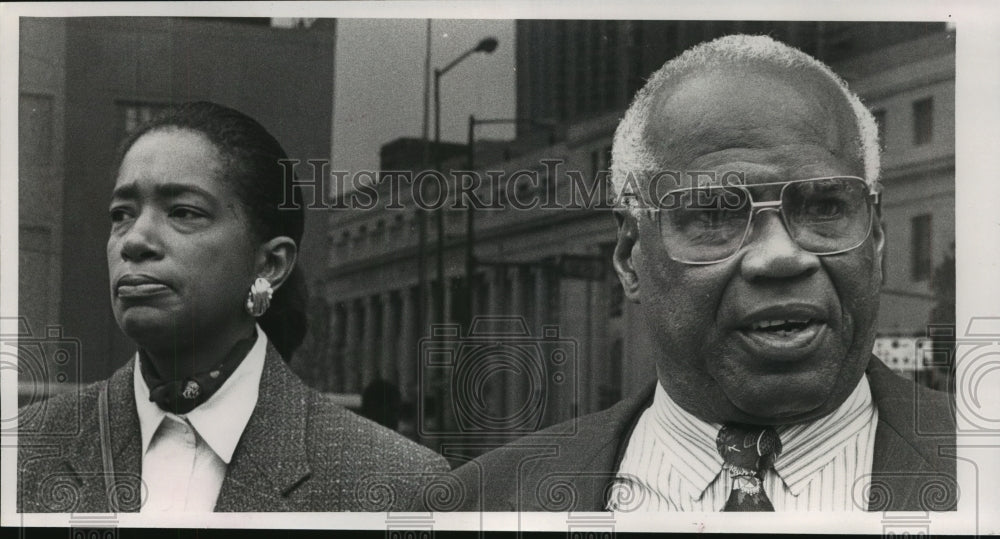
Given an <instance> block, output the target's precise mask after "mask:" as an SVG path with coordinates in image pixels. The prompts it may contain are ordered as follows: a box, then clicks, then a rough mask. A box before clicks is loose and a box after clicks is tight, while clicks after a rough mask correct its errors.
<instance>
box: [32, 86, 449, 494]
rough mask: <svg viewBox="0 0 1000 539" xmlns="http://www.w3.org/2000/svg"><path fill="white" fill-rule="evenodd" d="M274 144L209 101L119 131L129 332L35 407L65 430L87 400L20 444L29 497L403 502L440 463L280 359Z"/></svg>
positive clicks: (114, 297) (116, 282) (284, 309)
mask: <svg viewBox="0 0 1000 539" xmlns="http://www.w3.org/2000/svg"><path fill="white" fill-rule="evenodd" d="M282 159H286V155H285V152H284V150H283V149H282V148H281V146H280V145H279V144H278V142H277V141H276V140H275V139H274V138H273V137H272V136H271V135H270V134H269V133H268V132H267V131H266V130H265V129H264V128H263V127H262V126H261V125H260V124H258V123H257V122H256V121H254V120H253V119H251V118H249V117H247V116H246V115H244V114H242V113H240V112H238V111H235V110H232V109H229V108H226V107H223V106H221V105H217V104H214V103H206V102H199V103H188V104H185V105H182V106H180V107H178V108H176V109H174V110H171V111H169V112H167V113H165V114H164V115H162V116H160V117H158V118H157V119H155V120H153V121H152V122H151V123H150V124H149V125H147V126H145V127H144V128H143V129H141V130H140V131H138V132H137V133H135V134H134V135H133V136H131V137H130V138H129V139H128V140H126V141H125V144H124V145H123V149H122V153H121V158H120V161H119V167H118V176H117V180H116V183H115V187H114V191H113V193H112V200H111V205H110V221H111V230H110V235H109V238H108V246H107V256H108V269H109V274H110V281H111V304H112V308H113V311H114V315H115V319H116V320H117V322H118V325H119V327H121V329H122V331H123V332H124V333H125V334H126V335H127V336H128V337H129V338H131V339H132V340H134V341H135V343H136V344H137V345H138V348H139V350H138V352H137V354H136V356H135V357H134V358H133V360H131V361H129V362H128V364H127V365H126V366H124V367H123V368H121V369H119V370H118V371H117V372H116V373H114V374H113V375H112V376H111V378H110V379H109V380H107V381H105V382H101V383H98V384H94V385H92V386H89V387H87V388H85V389H83V390H82V392H81V394H80V395H76V394H74V395H71V396H70V395H65V396H62V397H56V398H54V399H52V400H51V401H50V402H49V403H47V408H46V410H45V413H44V414H41V417H39V418H37V420H36V421H37V422H41V424H34V425H30V429H31V430H30V431H31V432H39V431H40V432H43V433H59V432H65V430H66V429H65V428H64V427H65V426H66V425H65V423H66V422H67V421H72V420H73V419H74V418H73V415H74V414H73V413H71V411H75V410H76V409H77V408H76V405H77V404H80V409H81V410H82V411H83V417H82V428H80V429H79V435H77V436H72V437H70V438H68V439H59V438H54V439H53V440H49V443H51V444H53V445H54V446H55V447H54V448H50V449H49V453H45V452H44V451H41V452H40V451H38V450H36V449H35V447H37V446H38V445H40V444H39V443H37V442H38V441H39V440H35V439H32V443H31V444H22V446H23V447H22V451H21V453H20V460H19V466H20V472H21V477H20V478H19V479H20V483H19V484H20V488H19V494H20V496H19V502H20V508H21V510H22V511H23V512H44V511H59V512H107V511H115V512H117V511H135V510H141V511H144V512H145V511H212V510H215V511H345V510H354V511H366V510H367V511H373V510H379V511H382V510H386V509H388V508H390V507H391V508H393V509H397V510H399V509H403V508H406V507H408V505H409V503H410V502H411V501H412V498H413V497H414V496H417V495H419V492H420V490H421V488H422V486H423V483H424V482H426V480H428V479H429V478H431V477H432V476H433V475H434V473H435V472H444V471H447V469H448V466H447V463H446V462H445V461H444V459H443V458H441V457H440V456H439V455H437V454H435V453H433V452H432V451H430V450H428V449H426V448H424V447H422V446H419V445H417V444H414V443H412V442H410V441H408V440H406V439H404V438H403V437H401V436H399V435H397V434H396V433H394V432H392V431H390V430H387V429H384V428H382V427H380V426H378V425H376V424H374V423H372V422H370V421H367V420H365V419H362V418H360V417H358V416H356V415H354V414H352V413H350V412H348V411H346V410H344V409H343V408H340V407H338V406H336V405H335V404H333V403H332V402H331V401H329V400H328V399H326V398H325V397H324V396H323V395H321V394H319V393H318V392H316V391H313V390H311V389H309V388H307V387H306V386H305V385H304V384H303V383H302V382H301V381H300V380H299V379H298V378H297V377H296V376H295V375H294V374H293V373H292V372H291V371H290V370H289V368H288V367H287V366H286V365H285V361H284V359H283V358H288V357H290V355H291V353H292V351H294V349H295V348H296V347H297V346H298V345H299V344H300V343H301V341H302V338H303V336H304V334H305V317H304V314H303V313H304V312H305V305H304V304H305V297H306V293H305V284H304V279H303V276H302V273H301V271H300V270H299V269H298V268H296V266H295V260H296V255H297V252H298V246H299V244H300V243H301V239H302V231H303V222H304V210H303V209H302V208H301V207H300V208H298V209H294V210H293V209H279V208H278V206H279V204H281V202H282V200H283V196H284V184H283V179H284V174H283V169H282V167H281V165H280V163H279V161H280V160H282ZM36 415H39V414H31V413H28V414H22V417H33V416H36ZM22 429H23V426H22Z"/></svg>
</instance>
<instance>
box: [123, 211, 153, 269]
mask: <svg viewBox="0 0 1000 539" xmlns="http://www.w3.org/2000/svg"><path fill="white" fill-rule="evenodd" d="M159 226H160V224H159V223H158V222H157V220H156V218H155V217H154V216H153V215H152V214H151V213H150V212H144V213H141V214H139V216H137V217H136V219H135V221H134V222H133V223H132V226H131V227H129V229H128V232H126V233H125V236H124V237H123V238H122V244H121V255H122V259H123V260H128V261H131V262H139V261H142V260H150V259H154V260H155V259H158V258H161V257H162V256H163V246H162V244H161V242H160V237H159V232H158V229H159Z"/></svg>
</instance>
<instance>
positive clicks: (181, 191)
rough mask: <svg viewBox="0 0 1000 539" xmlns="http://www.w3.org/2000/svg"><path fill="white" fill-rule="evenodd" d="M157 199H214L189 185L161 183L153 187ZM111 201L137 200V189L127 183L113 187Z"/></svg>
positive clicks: (203, 190) (195, 186)
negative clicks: (186, 197)
mask: <svg viewBox="0 0 1000 539" xmlns="http://www.w3.org/2000/svg"><path fill="white" fill-rule="evenodd" d="M154 192H155V195H156V197H157V198H173V197H178V196H181V195H186V194H195V195H200V196H203V197H205V198H215V196H214V195H212V194H211V193H209V192H208V191H206V190H205V189H202V188H201V187H199V186H197V185H194V184H189V183H161V184H157V185H156V186H155V187H154ZM111 198H113V199H134V198H139V188H138V187H137V186H136V184H134V183H128V184H125V185H121V186H118V187H115V190H114V191H112V192H111Z"/></svg>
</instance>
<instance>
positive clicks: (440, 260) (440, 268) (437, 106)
mask: <svg viewBox="0 0 1000 539" xmlns="http://www.w3.org/2000/svg"><path fill="white" fill-rule="evenodd" d="M497 44H498V42H497V39H496V38H495V37H487V38H483V39H482V40H480V41H479V43H477V44H476V46H475V47H473V48H471V49H469V50H467V51H465V52H463V53H462V54H460V55H459V56H458V57H457V58H455V59H454V60H452V61H451V62H449V63H448V64H447V65H445V66H444V67H442V68H435V69H434V170H437V171H438V172H442V170H441V168H442V161H443V159H442V155H441V77H443V76H444V74H445V73H447V72H449V71H451V69H452V68H454V67H455V66H456V65H458V64H459V63H460V62H461V61H462V60H465V59H466V58H468V57H469V56H471V55H473V54H475V53H477V52H483V53H486V54H490V53H492V52H493V51H495V50H496V48H497ZM436 217H437V218H436V225H437V279H438V290H437V291H436V292H435V293H434V311H435V318H436V320H437V321H438V322H443V321H444V290H445V277H444V209H443V208H441V209H439V210H438V211H437V216H436ZM420 284H421V287H423V282H421V283H420Z"/></svg>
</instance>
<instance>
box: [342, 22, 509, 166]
mask: <svg viewBox="0 0 1000 539" xmlns="http://www.w3.org/2000/svg"><path fill="white" fill-rule="evenodd" d="M431 28H432V49H431V69H432V70H433V69H434V68H435V67H443V66H444V65H445V64H447V63H448V62H451V61H452V60H453V59H455V58H456V57H458V56H459V55H461V54H462V53H463V52H465V51H466V50H468V49H470V48H472V47H475V46H476V44H477V43H478V42H479V41H480V40H481V39H482V38H484V37H489V36H492V37H495V38H497V40H498V41H499V46H498V47H497V49H496V50H495V51H494V52H493V53H492V54H485V53H477V54H473V55H472V56H470V57H468V58H466V59H465V60H463V61H462V62H461V63H460V64H458V65H457V66H455V67H454V68H453V69H452V70H451V71H449V72H448V73H447V74H445V75H444V76H443V77H442V79H441V104H442V106H441V140H442V141H446V142H460V143H464V142H465V140H466V133H467V126H468V117H469V115H470V114H474V115H475V116H476V117H477V118H512V117H514V116H515V114H516V112H515V67H514V56H515V54H514V51H515V47H514V21H512V20H455V19H435V20H433V21H432V24H431ZM426 32H427V20H426V19H344V18H342V19H339V20H338V21H337V52H336V64H335V68H334V69H335V77H334V86H335V92H336V95H335V97H334V116H333V124H334V125H333V169H334V170H347V171H352V172H353V171H358V170H378V159H379V157H378V154H379V148H380V147H381V146H382V145H383V144H385V143H386V142H389V141H392V140H394V139H396V138H398V137H404V136H405V137H420V136H422V132H423V104H422V102H423V96H424V82H423V81H424V78H423V77H424V58H425V51H426V39H427V37H426V36H427V33H426ZM432 79H433V77H432ZM432 99H433V98H432V97H431V98H430V99H428V101H431V100H432ZM433 122H434V116H433V109H430V113H429V116H428V123H429V130H428V133H429V136H430V137H431V138H432V139H433V136H434V123H433ZM476 135H477V138H508V139H509V138H513V136H514V129H513V127H511V126H484V127H481V128H477V131H476Z"/></svg>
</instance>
